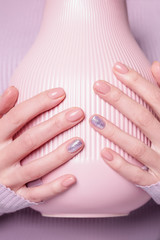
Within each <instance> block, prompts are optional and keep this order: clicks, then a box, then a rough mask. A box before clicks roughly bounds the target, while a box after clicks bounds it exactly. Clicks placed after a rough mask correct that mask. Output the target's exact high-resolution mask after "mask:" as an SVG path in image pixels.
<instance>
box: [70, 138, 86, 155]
mask: <svg viewBox="0 0 160 240" xmlns="http://www.w3.org/2000/svg"><path fill="white" fill-rule="evenodd" d="M82 145H83V143H82V141H80V140H79V139H77V140H74V141H73V142H71V143H70V144H69V146H68V147H67V150H68V152H70V153H73V152H76V151H77V150H79V149H80V148H81V147H82Z"/></svg>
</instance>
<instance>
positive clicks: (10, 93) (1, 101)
mask: <svg viewBox="0 0 160 240" xmlns="http://www.w3.org/2000/svg"><path fill="white" fill-rule="evenodd" d="M17 99H18V90H17V89H16V88H15V87H14V86H11V87H9V88H7V89H6V91H5V92H4V93H3V95H2V96H0V118H1V117H2V116H3V115H4V114H6V113H7V112H8V111H9V110H10V109H11V108H13V107H14V105H15V103H16V101H17Z"/></svg>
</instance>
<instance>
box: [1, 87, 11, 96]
mask: <svg viewBox="0 0 160 240" xmlns="http://www.w3.org/2000/svg"><path fill="white" fill-rule="evenodd" d="M12 87H13V86H10V87H8V88H7V89H6V90H5V91H4V93H3V95H2V96H3V97H4V96H5V95H6V94H8V93H10V91H11V89H12Z"/></svg>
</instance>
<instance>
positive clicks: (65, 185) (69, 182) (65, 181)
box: [62, 177, 76, 187]
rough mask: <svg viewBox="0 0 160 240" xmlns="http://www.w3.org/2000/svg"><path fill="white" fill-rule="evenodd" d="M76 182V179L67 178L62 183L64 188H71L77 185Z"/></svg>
mask: <svg viewBox="0 0 160 240" xmlns="http://www.w3.org/2000/svg"><path fill="white" fill-rule="evenodd" d="M75 182H76V181H75V179H74V177H68V178H66V179H65V180H64V181H63V182H62V185H63V186H64V187H69V186H70V185H72V184H73V183H75Z"/></svg>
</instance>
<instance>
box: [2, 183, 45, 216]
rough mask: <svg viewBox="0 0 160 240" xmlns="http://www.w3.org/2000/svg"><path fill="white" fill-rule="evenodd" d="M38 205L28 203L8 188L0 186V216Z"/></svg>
mask: <svg viewBox="0 0 160 240" xmlns="http://www.w3.org/2000/svg"><path fill="white" fill-rule="evenodd" d="M40 203H41V202H40ZM38 204H39V203H35V202H30V201H29V200H26V199H24V198H23V197H21V196H20V195H17V194H16V193H15V192H14V191H12V190H11V189H10V188H7V187H6V186H4V185H2V184H0V216H1V215H3V214H5V213H12V212H16V211H17V210H20V209H23V208H26V207H30V206H33V205H38Z"/></svg>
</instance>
